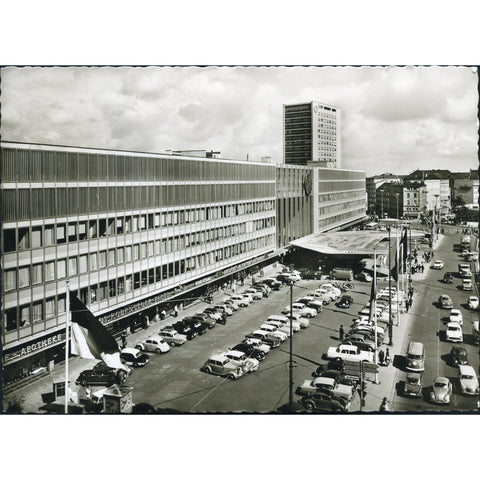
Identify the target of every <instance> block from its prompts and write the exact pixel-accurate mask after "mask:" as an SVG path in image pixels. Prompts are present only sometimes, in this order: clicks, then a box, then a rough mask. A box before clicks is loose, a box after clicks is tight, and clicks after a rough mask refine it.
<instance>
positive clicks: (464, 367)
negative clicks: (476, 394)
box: [458, 365, 477, 376]
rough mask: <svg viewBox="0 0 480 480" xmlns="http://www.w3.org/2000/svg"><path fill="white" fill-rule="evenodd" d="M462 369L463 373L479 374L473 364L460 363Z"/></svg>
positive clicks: (461, 372)
mask: <svg viewBox="0 0 480 480" xmlns="http://www.w3.org/2000/svg"><path fill="white" fill-rule="evenodd" d="M458 368H459V370H460V374H461V375H464V374H465V375H475V376H477V373H476V372H475V369H474V368H473V367H472V366H471V365H459V366H458Z"/></svg>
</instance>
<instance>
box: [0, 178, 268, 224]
mask: <svg viewBox="0 0 480 480" xmlns="http://www.w3.org/2000/svg"><path fill="white" fill-rule="evenodd" d="M274 196H275V184H274V183H273V182H271V183H267V182H265V183H235V184H214V185H209V184H204V185H185V184H182V185H180V184H177V185H150V186H108V187H96V186H95V187H68V188H63V187H57V188H31V189H30V188H28V189H27V188H18V189H3V191H2V205H1V207H2V219H3V221H4V222H11V221H19V220H30V219H44V218H51V217H61V216H72V215H86V214H97V213H107V212H111V211H122V210H133V209H147V208H168V207H174V206H182V205H192V204H193V205H202V204H211V203H221V202H239V203H241V202H244V201H246V200H251V199H256V198H258V199H260V198H268V197H271V198H273V197H274Z"/></svg>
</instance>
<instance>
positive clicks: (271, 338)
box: [245, 330, 282, 348]
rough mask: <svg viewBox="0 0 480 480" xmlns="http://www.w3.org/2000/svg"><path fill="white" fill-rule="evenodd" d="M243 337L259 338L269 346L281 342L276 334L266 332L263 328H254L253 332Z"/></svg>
mask: <svg viewBox="0 0 480 480" xmlns="http://www.w3.org/2000/svg"><path fill="white" fill-rule="evenodd" d="M245 337H246V338H256V339H258V340H261V341H262V342H263V343H266V344H267V345H269V346H270V347H271V348H275V347H278V346H279V345H280V343H282V342H281V340H280V338H279V337H278V336H275V335H272V334H271V333H267V332H265V331H264V330H255V331H254V332H252V333H249V334H247V335H245Z"/></svg>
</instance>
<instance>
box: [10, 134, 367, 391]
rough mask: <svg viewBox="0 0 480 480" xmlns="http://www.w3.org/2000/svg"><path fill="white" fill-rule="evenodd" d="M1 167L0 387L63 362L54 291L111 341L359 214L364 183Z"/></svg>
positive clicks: (15, 164)
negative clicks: (76, 302) (71, 299)
mask: <svg viewBox="0 0 480 480" xmlns="http://www.w3.org/2000/svg"><path fill="white" fill-rule="evenodd" d="M0 155H1V158H0V159H1V164H2V183H1V195H2V205H1V208H2V211H1V214H2V225H1V249H2V258H1V267H2V333H1V335H2V338H1V341H2V345H3V366H4V371H3V376H4V382H7V383H8V382H12V381H15V380H16V379H18V378H20V377H22V376H25V375H28V374H29V373H30V372H31V371H33V370H35V369H36V368H39V367H45V366H47V367H49V368H50V367H52V368H53V365H54V363H55V362H56V361H61V360H62V359H63V357H62V355H64V354H62V351H63V350H64V344H65V337H64V335H65V323H66V299H67V297H66V293H67V289H69V290H70V291H72V292H74V293H75V294H76V295H77V296H78V298H79V299H80V300H81V301H82V302H83V303H84V304H85V305H86V306H87V307H88V309H89V310H90V311H91V312H92V313H93V314H94V315H95V316H96V317H97V318H98V319H99V321H100V322H101V323H102V324H103V325H105V327H106V328H107V329H108V330H109V331H111V332H112V334H117V333H119V332H121V331H123V330H124V329H125V328H128V327H129V326H131V325H132V322H133V321H134V320H135V321H136V319H138V317H139V316H140V315H142V316H144V315H146V316H148V317H150V318H153V317H154V316H156V315H158V309H159V307H161V308H162V309H163V308H164V307H165V305H167V306H168V305H169V306H170V307H171V306H172V305H173V303H171V302H176V301H180V300H182V298H183V297H185V298H187V297H188V298H191V297H192V296H194V295H195V294H197V293H198V292H200V291H201V289H208V288H209V286H212V285H218V284H219V282H220V285H221V284H223V282H225V281H229V280H232V279H238V278H243V276H244V275H245V272H247V273H251V272H252V269H253V268H255V267H259V268H260V266H261V265H263V264H266V263H265V262H268V263H271V262H273V261H274V259H275V258H276V256H278V255H279V254H280V253H279V252H281V251H282V250H283V247H285V246H287V245H288V243H289V242H290V241H291V240H293V239H296V238H300V237H302V236H305V235H309V234H311V233H314V232H322V231H327V230H331V229H335V228H340V227H341V226H343V225H348V224H350V223H352V222H356V221H359V220H361V219H362V218H363V216H364V215H365V173H364V172H357V171H350V170H340V169H331V170H329V169H324V168H314V167H302V166H295V165H276V164H267V163H260V162H257V163H255V162H247V161H235V160H223V159H209V158H200V157H191V156H190V157H189V156H181V155H168V154H151V153H148V154H147V153H139V152H124V151H109V150H99V149H89V148H77V147H75V148H74V147H58V146H47V145H31V144H21V143H10V142H2V144H1V150H0ZM67 281H68V284H67ZM192 292H193V293H192ZM169 302H170V303H169Z"/></svg>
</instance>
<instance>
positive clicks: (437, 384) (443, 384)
mask: <svg viewBox="0 0 480 480" xmlns="http://www.w3.org/2000/svg"><path fill="white" fill-rule="evenodd" d="M446 386H447V384H446V383H444V382H435V387H436V388H445V387H446Z"/></svg>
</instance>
